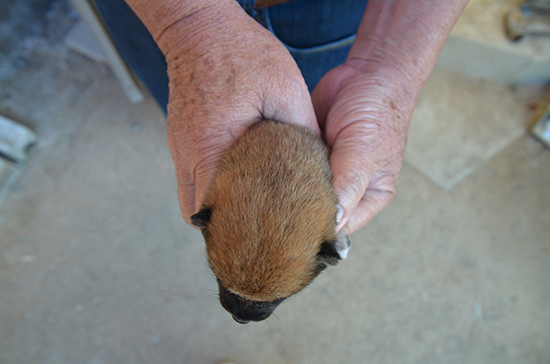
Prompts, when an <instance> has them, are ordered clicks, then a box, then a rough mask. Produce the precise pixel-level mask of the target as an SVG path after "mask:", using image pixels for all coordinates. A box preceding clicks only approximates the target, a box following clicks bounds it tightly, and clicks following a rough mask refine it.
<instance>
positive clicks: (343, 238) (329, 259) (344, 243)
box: [317, 231, 351, 265]
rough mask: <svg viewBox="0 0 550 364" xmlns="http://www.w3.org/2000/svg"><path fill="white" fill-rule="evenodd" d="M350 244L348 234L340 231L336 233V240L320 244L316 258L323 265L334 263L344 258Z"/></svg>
mask: <svg viewBox="0 0 550 364" xmlns="http://www.w3.org/2000/svg"><path fill="white" fill-rule="evenodd" d="M350 245H351V244H350V241H349V238H348V234H347V233H345V232H342V231H341V232H339V233H338V234H336V240H334V241H325V242H324V243H322V244H321V249H320V250H319V253H317V259H318V260H319V262H321V263H323V264H325V265H336V264H338V262H339V261H340V260H342V259H346V257H347V256H348V251H349V248H350Z"/></svg>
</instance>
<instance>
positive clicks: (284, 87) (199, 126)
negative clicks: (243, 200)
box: [158, 1, 320, 223]
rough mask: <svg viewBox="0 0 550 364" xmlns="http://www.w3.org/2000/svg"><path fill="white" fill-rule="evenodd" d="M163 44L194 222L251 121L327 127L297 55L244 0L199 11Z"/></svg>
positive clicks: (183, 184)
mask: <svg viewBox="0 0 550 364" xmlns="http://www.w3.org/2000/svg"><path fill="white" fill-rule="evenodd" d="M158 43H159V45H160V46H161V49H162V50H163V52H164V53H165V55H166V60H167V63H168V76H169V79H170V98H169V104H168V116H167V118H168V147H169V149H170V151H171V153H172V158H173V161H174V164H175V168H176V176H177V180H178V197H179V202H180V208H181V213H182V215H183V217H184V219H185V220H186V221H187V222H188V223H191V219H190V216H191V215H192V214H193V213H195V212H197V211H198V209H199V208H200V207H201V203H202V200H203V198H204V196H205V194H206V191H207V189H208V185H209V182H210V179H211V177H212V176H213V174H214V170H215V167H216V163H217V161H218V159H219V158H220V156H221V155H222V153H223V152H224V151H225V150H227V148H229V147H230V146H231V145H232V144H233V143H234V142H235V141H236V140H237V139H238V138H239V137H240V136H241V135H243V134H244V133H245V131H246V130H247V129H248V127H249V126H250V125H252V124H253V123H255V122H257V121H258V120H260V119H274V120H280V121H284V122H287V123H291V124H296V125H302V126H305V127H307V128H309V129H310V130H311V131H312V132H314V133H316V134H319V133H320V132H319V128H318V124H317V121H316V118H315V113H314V109H313V105H312V102H311V97H310V95H309V92H308V90H307V86H306V84H305V81H304V80H303V77H302V75H301V73H300V71H299V69H298V67H297V65H296V64H295V62H294V60H293V59H292V57H291V55H290V53H289V52H288V51H287V50H286V48H284V46H283V45H282V44H281V43H280V42H279V41H278V40H277V39H276V38H275V37H274V36H273V35H272V34H271V33H269V32H268V31H267V30H266V29H264V28H263V27H262V26H261V25H259V24H258V23H257V22H256V21H255V20H254V19H252V18H250V17H249V16H248V15H247V14H246V13H245V12H244V11H243V10H242V9H241V8H240V6H238V4H237V3H236V2H233V1H220V2H218V3H217V4H216V5H215V6H210V7H207V8H206V9H203V10H201V11H198V12H195V13H194V14H192V15H190V16H188V17H186V18H185V19H183V20H181V21H180V22H177V23H176V24H175V25H173V26H171V27H170V28H169V29H168V30H166V31H165V32H163V34H162V36H161V38H160V39H159V40H158Z"/></svg>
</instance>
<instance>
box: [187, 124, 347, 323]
mask: <svg viewBox="0 0 550 364" xmlns="http://www.w3.org/2000/svg"><path fill="white" fill-rule="evenodd" d="M337 202H338V200H337V197H336V195H335V193H334V192H333V189H332V171H331V169H330V166H329V163H328V151H327V148H326V146H325V145H324V144H323V142H322V141H321V139H320V138H319V137H318V136H316V135H314V134H312V133H311V132H309V131H308V130H306V129H305V128H301V127H297V126H293V125H288V124H283V123H279V122H274V121H269V120H264V121H261V122H259V123H257V124H255V125H253V126H252V127H250V129H249V130H248V131H247V132H246V133H245V135H244V136H243V137H241V138H240V139H239V141H238V142H237V143H236V144H235V145H234V146H233V147H232V148H231V149H230V150H229V151H227V152H226V153H225V154H224V155H223V156H222V158H221V160H220V161H219V163H218V165H217V170H216V173H215V176H214V178H213V180H212V182H211V185H210V187H209V190H208V192H207V195H206V198H205V200H204V203H203V206H202V208H201V210H200V211H199V212H198V213H197V214H195V215H193V216H192V217H191V219H192V222H193V224H194V225H195V226H197V227H199V228H200V229H201V230H202V234H203V236H204V239H205V241H206V252H207V256H208V261H209V263H210V266H211V268H212V270H213V271H214V274H215V275H216V277H217V279H218V285H219V293H220V302H221V304H222V306H223V307H224V308H225V309H226V310H227V311H228V312H229V313H230V314H231V315H232V316H233V318H234V319H235V321H237V322H238V323H241V324H244V323H248V322H249V321H261V320H264V319H266V318H267V317H269V315H271V314H272V313H273V311H274V310H275V308H276V307H277V306H278V305H279V304H280V303H281V302H282V301H283V300H284V299H285V298H287V297H289V296H292V295H293V294H295V293H297V292H298V291H300V290H301V289H303V288H304V287H305V286H307V285H308V284H309V283H310V282H311V281H312V280H313V278H315V277H316V276H317V275H318V274H319V273H320V272H321V271H322V270H323V269H325V268H326V267H327V266H328V265H335V264H336V263H338V261H339V260H341V259H342V258H345V257H346V255H347V251H348V249H349V246H350V242H349V239H348V237H347V235H346V234H344V233H339V234H337V233H336V231H335V228H336V225H337V222H336V214H337V207H336V206H337Z"/></svg>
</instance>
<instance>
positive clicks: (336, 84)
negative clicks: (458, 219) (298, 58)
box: [312, 62, 416, 233]
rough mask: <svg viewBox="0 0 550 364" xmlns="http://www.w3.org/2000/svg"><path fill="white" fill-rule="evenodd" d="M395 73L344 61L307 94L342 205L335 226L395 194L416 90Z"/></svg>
mask: <svg viewBox="0 0 550 364" xmlns="http://www.w3.org/2000/svg"><path fill="white" fill-rule="evenodd" d="M399 76H400V75H397V74H393V75H392V74H391V72H386V71H383V70H381V69H378V68H377V67H371V66H367V67H365V64H361V65H360V66H357V65H353V64H350V62H346V63H345V64H343V65H341V66H339V67H336V68H334V69H332V70H331V71H329V72H328V73H327V74H326V75H325V76H324V77H323V78H322V79H321V81H320V82H319V83H318V85H317V86H316V88H315V89H314V90H313V93H312V99H313V105H314V107H315V112H316V114H317V118H318V121H319V124H320V126H321V129H324V131H325V137H326V140H327V143H328V145H329V147H332V153H331V156H330V164H331V167H332V170H333V173H334V178H333V185H334V190H335V192H336V194H337V195H338V198H339V204H340V206H341V207H342V209H343V216H342V219H341V220H340V223H339V224H338V227H337V230H339V229H341V228H342V227H344V226H346V225H347V229H348V232H349V233H353V232H355V231H357V230H359V229H360V228H361V227H363V226H364V225H365V224H366V223H367V222H369V221H370V220H371V219H372V218H373V217H374V216H375V215H376V214H378V213H379V212H380V211H382V210H383V209H384V208H385V207H386V206H387V205H388V204H389V203H390V201H391V200H392V199H393V197H394V196H395V185H396V182H397V178H398V176H399V171H400V169H401V166H402V163H403V157H404V153H405V146H406V141H407V135H408V126H409V121H410V118H411V115H412V111H413V109H414V106H415V103H416V94H415V93H414V92H409V91H408V90H407V89H406V88H405V87H403V82H401V79H403V78H402V77H399Z"/></svg>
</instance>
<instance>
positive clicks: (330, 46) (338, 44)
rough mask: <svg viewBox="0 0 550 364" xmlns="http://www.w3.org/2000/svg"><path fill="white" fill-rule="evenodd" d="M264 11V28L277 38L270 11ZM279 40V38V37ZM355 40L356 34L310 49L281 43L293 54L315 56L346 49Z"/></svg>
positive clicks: (266, 9)
mask: <svg viewBox="0 0 550 364" xmlns="http://www.w3.org/2000/svg"><path fill="white" fill-rule="evenodd" d="M263 10H264V11H263V13H264V14H263V16H264V18H265V25H264V26H265V27H266V28H267V29H268V30H269V31H270V32H271V34H273V35H274V36H275V37H277V35H276V34H275V32H274V31H273V25H272V24H271V18H270V17H269V9H268V8H265V9H263ZM277 39H279V38H278V37H277ZM354 40H355V34H352V35H348V36H347V37H345V38H342V39H339V40H336V41H332V42H329V43H327V44H321V45H318V46H314V47H309V48H295V47H291V46H289V45H288V44H286V43H285V42H283V41H281V40H280V39H279V41H280V42H281V43H282V44H283V45H284V46H285V47H286V49H288V50H289V51H290V52H291V53H294V54H315V53H321V52H325V51H331V50H334V49H338V48H344V47H346V46H348V45H351V44H353V41H354Z"/></svg>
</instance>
